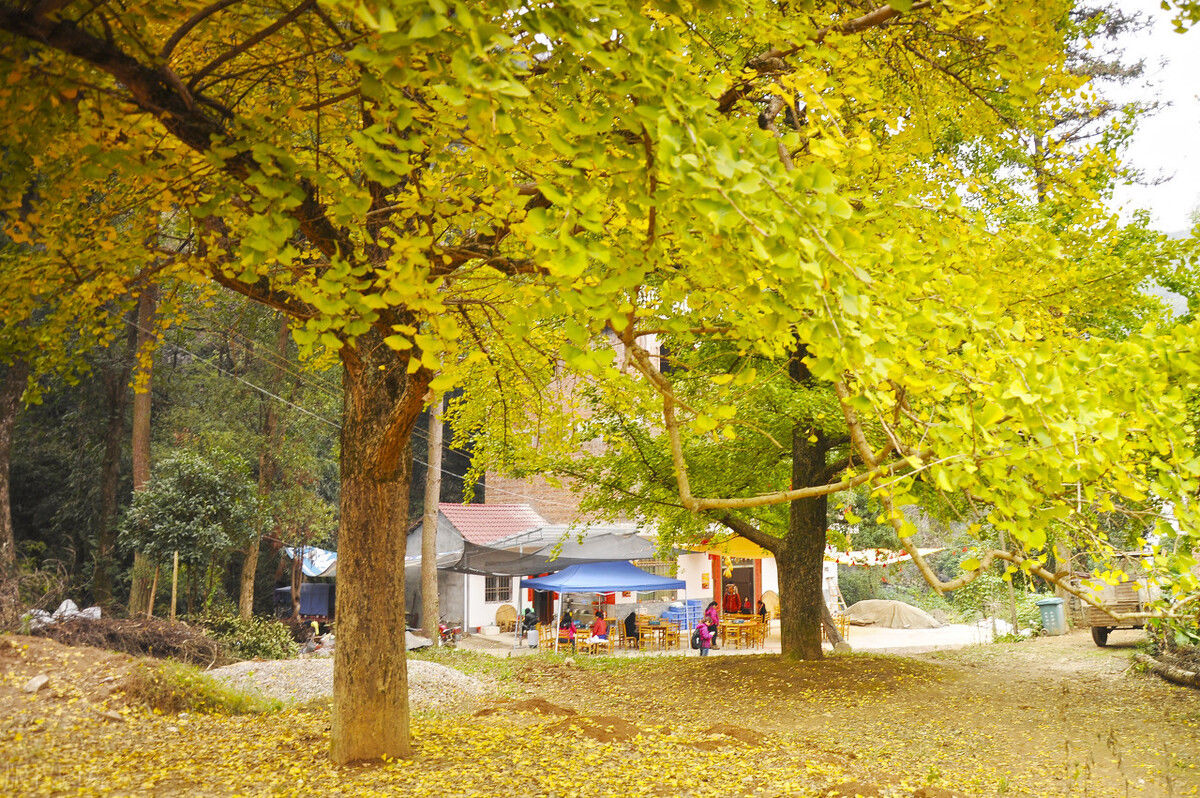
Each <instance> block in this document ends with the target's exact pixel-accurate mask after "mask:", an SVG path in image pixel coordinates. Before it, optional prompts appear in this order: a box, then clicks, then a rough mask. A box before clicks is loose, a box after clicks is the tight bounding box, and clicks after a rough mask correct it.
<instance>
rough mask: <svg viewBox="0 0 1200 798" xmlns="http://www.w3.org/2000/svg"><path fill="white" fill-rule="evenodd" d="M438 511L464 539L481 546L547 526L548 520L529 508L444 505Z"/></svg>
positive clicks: (449, 503)
mask: <svg viewBox="0 0 1200 798" xmlns="http://www.w3.org/2000/svg"><path fill="white" fill-rule="evenodd" d="M438 509H439V510H441V512H442V515H444V516H446V519H447V520H449V521H450V523H451V524H453V525H454V528H455V529H457V530H458V531H459V534H461V535H462V536H463V538H464V539H466V540H469V541H470V542H472V543H478V544H481V545H486V544H488V543H491V542H492V541H494V540H500V539H502V538H507V537H512V536H513V535H519V534H520V533H522V532H528V531H530V530H531V529H538V528H540V527H543V526H546V519H544V518H542V517H541V516H540V515H538V514H537V513H536V512H534V510H533V508H532V507H530V506H529V505H528V504H454V503H451V502H442V503H440V504H439V505H438Z"/></svg>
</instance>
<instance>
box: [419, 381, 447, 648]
mask: <svg viewBox="0 0 1200 798" xmlns="http://www.w3.org/2000/svg"><path fill="white" fill-rule="evenodd" d="M441 409H442V401H441V397H438V398H437V399H436V400H435V401H434V402H433V404H431V405H430V406H429V453H428V455H427V456H426V458H425V461H426V463H427V467H426V470H425V520H424V523H423V525H422V528H421V625H422V627H424V630H425V636H426V637H428V638H429V639H430V640H435V641H436V640H438V639H439V638H438V633H437V627H438V618H439V611H438V579H437V521H438V501H439V499H441V494H442V412H441Z"/></svg>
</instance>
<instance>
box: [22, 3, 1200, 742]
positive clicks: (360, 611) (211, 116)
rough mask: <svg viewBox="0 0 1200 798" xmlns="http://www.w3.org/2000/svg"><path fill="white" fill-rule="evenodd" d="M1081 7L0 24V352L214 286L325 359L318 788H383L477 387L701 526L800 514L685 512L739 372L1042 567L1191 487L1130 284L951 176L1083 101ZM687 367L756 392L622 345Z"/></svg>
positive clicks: (1120, 268) (864, 464)
mask: <svg viewBox="0 0 1200 798" xmlns="http://www.w3.org/2000/svg"><path fill="white" fill-rule="evenodd" d="M1187 7H1190V4H1188V6H1187ZM1069 9H1070V4H1069V3H1065V2H1022V3H1016V4H1011V5H1010V6H1008V7H1006V8H1005V9H1003V12H1000V11H998V10H997V9H995V8H994V7H993V6H992V5H991V4H990V3H985V2H976V1H975V0H950V1H949V2H942V3H928V2H910V0H903V1H901V0H892V1H891V2H889V3H885V4H881V5H879V6H874V5H870V4H866V3H857V2H855V3H818V2H806V3H803V4H801V5H800V6H799V7H796V8H793V7H792V6H790V5H781V4H777V3H774V2H763V1H762V0H751V2H746V3H740V4H735V5H732V6H730V5H723V6H720V7H710V6H707V5H705V4H700V5H690V4H686V3H677V2H670V1H668V2H661V3H652V4H649V5H647V4H642V3H628V2H626V3H621V2H618V3H608V4H603V5H597V4H594V3H591V2H585V0H565V1H561V0H556V2H554V3H552V4H513V3H509V2H495V3H473V4H466V3H444V2H440V1H438V2H432V3H430V2H421V3H414V2H378V3H364V2H352V1H351V0H344V1H342V2H316V1H315V0H301V1H300V2H298V3H296V4H295V5H286V6H285V5H279V4H275V3H262V2H249V1H247V2H236V0H235V1H233V2H231V1H230V0H218V2H214V3H211V4H202V3H198V2H180V3H167V4H163V3H154V4H150V3H142V4H137V3H132V4H129V3H126V4H116V3H108V2H100V3H73V2H65V3H31V2H24V1H23V0H22V1H21V2H15V1H13V0H9V1H8V2H4V3H2V4H0V35H2V36H3V39H0V42H2V43H3V47H2V48H0V59H3V62H4V65H5V68H6V70H7V79H6V81H5V83H4V85H3V87H0V103H3V108H4V114H3V118H2V119H0V125H2V126H0V136H2V137H3V140H4V141H5V143H6V147H5V148H4V149H3V150H2V151H0V214H2V215H3V218H4V221H5V230H6V233H7V235H9V236H10V238H11V239H12V240H13V241H14V242H16V243H17V244H20V245H22V246H23V247H24V249H23V250H22V251H21V252H20V257H15V258H11V259H8V260H6V261H5V262H4V268H5V270H6V272H7V274H6V276H7V277H9V278H10V281H11V282H10V284H11V285H16V286H20V287H19V288H17V289H13V291H12V297H11V298H9V299H6V301H5V306H4V317H5V322H6V326H5V333H4V337H5V340H6V341H7V340H8V339H9V338H14V336H12V335H11V331H13V330H16V329H25V327H22V326H21V325H22V324H24V323H25V320H28V319H31V318H35V317H37V316H38V314H47V313H49V314H53V318H56V319H61V320H62V321H61V322H60V326H59V327H58V328H46V329H50V330H53V329H61V330H69V329H79V330H87V331H92V330H94V322H95V320H97V319H103V318H105V316H104V315H103V313H102V311H101V309H102V308H103V307H105V305H106V303H109V302H113V301H125V302H128V301H130V300H129V297H130V296H131V295H133V294H137V293H138V292H139V291H141V290H142V289H143V287H144V286H146V285H148V284H149V283H151V282H163V281H183V282H210V283H215V284H217V285H220V286H223V287H225V288H227V289H229V290H231V291H234V292H237V293H240V294H243V295H245V296H247V297H250V298H251V299H254V300H255V301H257V302H260V303H262V304H264V305H267V306H269V307H272V308H275V309H277V310H280V311H281V312H283V313H285V314H287V315H288V316H290V317H291V319H292V320H293V324H294V331H295V332H294V334H295V337H296V340H297V341H298V342H300V344H301V345H302V346H304V347H309V348H311V347H324V348H326V349H328V350H330V351H333V352H336V353H337V355H338V357H340V359H341V361H342V364H343V366H344V375H345V376H344V380H343V388H344V401H343V417H342V433H341V456H342V462H341V482H342V486H341V491H340V495H341V528H340V533H339V554H340V560H339V578H340V580H341V589H340V590H339V592H338V617H339V634H338V640H339V644H338V648H337V655H336V656H337V662H336V671H335V673H336V675H335V698H334V732H333V755H334V757H335V759H338V760H340V761H346V760H351V759H357V758H364V757H376V756H379V755H403V754H407V753H408V751H409V748H408V740H407V737H408V731H407V730H408V716H407V703H406V701H407V699H406V675H405V669H404V659H403V635H402V634H401V633H402V632H403V628H404V590H403V568H399V567H398V564H399V563H400V561H401V557H402V556H403V542H402V541H403V538H404V535H403V530H404V527H405V524H406V519H407V506H406V503H407V488H408V480H409V476H410V475H409V474H408V470H407V469H408V467H407V463H406V459H405V452H406V449H407V444H408V440H409V436H410V435H411V433H412V429H413V425H414V423H415V420H416V418H417V416H418V414H419V412H420V410H421V407H422V406H423V405H424V404H425V403H426V402H427V400H428V398H429V397H430V396H431V394H438V393H440V392H442V391H445V390H446V389H448V388H449V387H451V386H452V385H454V384H455V383H456V382H458V381H459V380H462V379H464V378H466V377H467V376H469V375H473V374H474V373H475V372H474V371H472V369H476V368H481V369H484V371H485V376H486V377H487V378H488V379H492V378H494V377H496V376H497V375H502V376H503V375H508V374H513V373H516V374H520V373H521V371H522V369H523V368H525V366H526V364H527V363H528V362H530V360H531V359H533V358H538V359H540V360H541V361H542V362H546V361H551V360H558V359H561V360H562V362H563V363H565V365H566V366H567V367H568V368H569V369H571V370H575V371H578V372H581V373H583V374H586V375H588V378H589V379H596V380H599V381H601V382H603V383H611V384H613V385H618V384H619V385H623V386H624V388H623V389H622V391H623V393H624V395H625V396H626V397H627V398H626V399H624V400H622V401H629V402H638V403H643V404H644V403H647V402H650V401H651V400H653V401H655V402H657V403H658V406H659V408H660V411H661V412H660V417H661V423H662V425H663V429H664V430H665V431H666V432H667V433H668V435H669V442H670V447H669V448H670V452H671V460H672V468H673V470H674V472H675V473H674V478H675V480H676V485H677V490H678V492H679V494H680V496H681V499H680V501H681V503H682V504H683V506H684V507H685V508H687V509H688V510H689V511H703V510H708V509H721V508H727V507H744V506H751V505H753V504H765V503H770V502H778V501H788V500H794V499H797V498H798V496H797V494H796V493H794V492H792V493H789V492H788V491H787V490H786V486H785V485H780V486H779V488H778V489H777V490H776V491H775V492H774V494H773V495H770V496H769V497H768V498H766V499H758V498H753V497H748V496H737V497H720V496H701V495H699V494H694V493H693V490H692V488H691V487H690V486H691V484H692V483H690V482H689V480H688V476H689V473H690V471H689V468H688V463H687V460H686V454H685V449H684V443H683V442H684V438H685V437H698V438H703V437H704V436H709V435H712V434H714V433H720V434H727V433H725V430H726V429H728V428H730V425H731V424H733V423H734V422H735V421H737V416H738V408H737V406H736V401H735V399H736V397H737V394H736V393H734V392H732V391H730V390H729V386H730V384H731V383H740V384H741V385H745V386H748V387H749V388H752V389H757V388H758V387H759V386H760V385H761V384H762V383H761V381H760V379H759V376H758V375H759V372H757V371H754V372H752V371H750V368H751V365H750V361H751V358H752V357H754V358H762V359H766V360H773V361H776V362H787V361H788V360H789V359H791V360H799V361H800V364H801V365H802V367H803V369H804V371H805V373H806V374H807V375H809V376H810V377H811V379H813V380H816V381H820V382H821V383H822V384H824V385H827V386H829V388H830V390H832V391H833V395H834V396H836V402H835V404H834V405H833V408H834V409H835V410H836V412H837V413H839V414H840V415H841V417H842V419H843V422H844V424H845V428H846V431H847V433H848V436H849V438H850V447H849V449H847V455H846V456H847V472H846V476H845V479H849V480H854V479H859V480H862V481H868V482H874V483H876V484H877V485H879V486H882V487H885V488H886V490H885V492H884V497H885V498H886V500H887V501H888V502H889V504H890V505H891V506H895V505H897V504H902V503H904V502H905V501H908V500H910V498H911V496H912V492H913V488H912V484H913V480H912V479H911V478H908V477H912V476H913V475H916V474H918V473H920V474H922V475H923V479H929V480H931V481H932V484H934V485H935V486H936V487H937V488H939V489H941V490H959V489H966V490H969V491H970V492H971V493H972V494H973V495H974V496H976V497H977V498H978V499H979V500H980V501H983V502H986V503H987V504H988V505H989V506H991V507H994V508H996V509H995V510H994V511H993V513H994V516H995V517H994V519H993V522H994V523H996V524H997V525H1002V526H1003V525H1007V526H1009V527H1011V528H1012V529H1013V534H1014V536H1017V535H1018V534H1019V535H1020V537H1018V538H1017V539H1018V540H1019V541H1021V542H1022V544H1023V545H1024V546H1025V547H1026V548H1027V549H1028V550H1029V551H1031V552H1032V551H1036V549H1037V548H1038V546H1039V545H1040V541H1039V538H1038V535H1039V534H1040V533H1039V532H1038V528H1037V526H1036V525H1030V524H1028V523H1027V521H1028V519H1029V518H1030V517H1031V515H1032V514H1034V513H1035V512H1037V513H1043V512H1052V513H1063V512H1068V513H1069V510H1070V504H1069V502H1068V500H1067V494H1069V493H1071V492H1072V491H1071V490H1070V489H1069V488H1071V487H1072V486H1074V487H1075V488H1076V491H1075V492H1076V493H1078V492H1079V491H1089V493H1088V494H1087V498H1088V499H1089V500H1092V499H1094V500H1097V501H1104V500H1105V497H1107V496H1109V495H1110V493H1111V492H1112V491H1116V492H1118V493H1122V495H1126V494H1134V493H1139V492H1140V493H1142V494H1148V493H1153V494H1154V495H1157V496H1158V497H1159V498H1161V499H1162V500H1163V501H1171V500H1174V499H1176V498H1178V497H1179V496H1181V495H1183V494H1184V493H1185V492H1187V491H1194V482H1195V479H1196V477H1197V472H1198V471H1200V466H1198V464H1197V461H1194V460H1193V459H1191V455H1190V453H1189V448H1188V446H1189V442H1188V441H1185V440H1183V439H1182V438H1183V437H1185V436H1184V435H1183V432H1184V430H1185V423H1184V420H1183V419H1182V418H1180V416H1179V414H1178V412H1177V404H1178V403H1179V402H1178V400H1179V397H1180V395H1181V392H1182V391H1184V390H1186V386H1187V385H1188V384H1189V381H1190V380H1191V379H1192V372H1193V370H1194V369H1195V365H1194V364H1193V362H1192V360H1193V358H1191V357H1190V355H1189V354H1188V347H1190V346H1191V341H1192V338H1193V335H1192V331H1190V330H1189V329H1177V330H1166V331H1159V330H1157V329H1154V328H1148V329H1145V330H1139V331H1138V332H1136V333H1135V334H1133V335H1130V336H1127V337H1124V338H1122V339H1120V340H1117V339H1114V338H1111V337H1108V336H1104V335H1101V334H1099V333H1096V332H1093V331H1092V329H1091V328H1085V327H1083V326H1080V325H1077V324H1076V323H1075V320H1076V319H1077V318H1079V317H1080V315H1081V313H1082V311H1083V310H1084V309H1085V308H1095V307H1097V306H1102V305H1104V303H1106V302H1108V303H1110V304H1111V303H1115V302H1116V301H1117V300H1118V299H1121V298H1126V297H1128V296H1129V292H1128V290H1127V288H1128V281H1129V280H1134V279H1136V278H1137V276H1136V275H1134V274H1132V273H1130V272H1128V271H1127V270H1126V269H1125V268H1124V267H1125V266H1126V265H1127V261H1126V260H1124V259H1122V258H1121V257H1119V253H1117V252H1116V251H1115V250H1114V249H1113V248H1112V247H1110V246H1108V245H1107V244H1106V243H1103V242H1102V243H1101V244H1100V245H1096V241H1097V239H1098V238H1100V239H1102V238H1103V235H1102V234H1103V233H1104V224H1105V222H1104V220H1103V219H1101V218H1099V217H1096V216H1095V215H1093V214H1089V213H1087V212H1086V209H1084V208H1081V207H1080V206H1078V205H1075V206H1073V213H1070V214H1064V215H1063V217H1062V219H1061V220H1059V221H1058V222H1056V221H1055V217H1030V216H1025V217H1023V216H1021V215H1020V214H1017V213H1005V212H1004V211H1005V209H1004V208H1001V207H996V206H995V205H994V204H989V202H988V197H987V194H986V192H985V191H982V190H979V189H978V188H977V187H976V186H973V185H972V182H971V180H970V176H969V175H967V174H965V170H964V164H963V163H962V161H961V159H960V158H959V155H960V154H961V147H960V145H961V144H962V143H963V142H972V143H999V142H1001V141H1002V140H1003V139H1004V137H1006V136H1013V135H1015V134H1014V133H1013V132H1012V130H1011V128H1010V127H1009V126H1008V125H1006V124H1003V122H1004V120H1007V119H1022V120H1028V119H1030V118H1032V117H1036V116H1037V115H1038V114H1041V113H1043V111H1044V109H1042V108H1041V107H1040V106H1039V98H1040V97H1044V96H1045V95H1046V88H1047V86H1050V87H1051V88H1052V89H1053V92H1052V93H1053V94H1054V95H1055V96H1057V95H1058V94H1059V93H1060V90H1061V91H1067V90H1069V89H1070V88H1071V87H1073V86H1076V85H1078V81H1079V80H1080V78H1079V76H1078V75H1075V74H1072V73H1071V72H1070V70H1068V69H1065V68H1064V43H1063V36H1062V32H1061V28H1062V26H1061V25H1060V22H1061V21H1062V19H1063V18H1064V16H1065V15H1066V14H1067V13H1068V11H1069ZM1185 10H1186V8H1185ZM1088 168H1094V164H1092V163H1089V164H1085V166H1083V167H1080V169H1079V170H1074V171H1073V172H1071V174H1068V175H1065V176H1064V179H1063V184H1064V185H1076V186H1079V185H1085V184H1086V177H1087V173H1086V169H1088ZM1081 170H1082V171H1081ZM1084 289H1086V295H1084V294H1083V293H1082V292H1083V291H1084ZM43 317H44V316H43ZM606 329H611V330H612V331H613V332H614V333H615V335H616V336H617V337H618V338H619V339H620V340H621V341H622V342H623V345H624V351H625V352H626V353H627V356H626V357H625V358H624V360H623V362H617V363H614V362H613V357H612V352H611V349H610V348H609V346H608V342H607V340H606V339H605V337H604V336H603V335H602V333H603V331H604V330H606ZM700 333H703V334H706V335H712V336H714V337H716V338H717V339H719V340H720V341H721V342H722V343H723V344H724V345H725V346H727V347H729V348H730V349H731V350H732V351H733V352H735V353H736V354H737V356H738V357H739V358H742V359H741V360H739V361H738V362H739V364H744V365H737V366H736V367H735V368H734V369H733V370H732V371H730V370H726V371H724V372H722V373H719V374H713V375H696V379H695V380H694V386H690V387H689V391H684V390H683V389H682V387H681V386H680V385H679V384H678V383H679V380H676V379H671V378H666V377H664V376H663V374H662V373H661V371H659V370H658V369H657V367H656V366H655V364H654V363H653V361H652V359H651V357H650V355H649V353H648V352H647V351H646V349H645V348H644V347H642V346H641V344H640V343H639V342H640V341H643V340H644V339H645V338H646V337H647V336H650V335H656V336H660V337H662V338H663V339H664V340H678V342H679V343H677V344H676V345H677V346H686V345H687V340H688V338H689V337H691V336H694V335H697V334H700ZM76 334H83V333H82V332H80V333H76ZM92 334H95V333H94V332H93V333H92ZM47 335H49V337H50V338H52V339H55V340H57V339H61V338H62V337H63V335H64V334H63V333H58V332H54V333H47ZM14 340H15V338H14ZM18 343H19V341H18ZM801 349H802V352H801ZM743 355H744V357H743ZM770 376H771V375H770V374H767V373H764V374H763V377H762V379H764V380H765V379H768V378H769V377H770ZM1135 386H1136V387H1135ZM691 388H694V391H693V390H691ZM733 431H734V434H735V435H736V434H738V431H737V430H736V429H734V430H733ZM801 440H806V439H804V438H801ZM1156 458H1157V459H1156ZM1160 463H1161V464H1162V465H1159V464H1160ZM902 477H906V478H904V479H901V478H902ZM1100 484H1103V487H1094V486H1097V485H1100ZM698 486H699V483H697V487H698ZM817 487H819V486H817ZM814 490H815V488H814ZM814 495H818V494H814ZM819 495H824V494H819ZM1044 502H1049V507H1048V508H1043V506H1042V505H1043V503H1044ZM1190 512H1192V511H1191V510H1190V509H1189V508H1187V507H1183V506H1180V507H1178V508H1177V517H1179V518H1180V519H1181V520H1183V519H1185V518H1190V516H1189V515H1188V514H1189V513H1190ZM890 515H891V517H892V518H893V520H895V521H896V522H897V523H898V524H899V523H900V521H901V516H900V514H899V513H898V511H897V512H893V513H891V514H890ZM1185 528H1192V527H1191V525H1190V524H1187V523H1185ZM902 534H904V533H903V531H902ZM397 541H400V542H397ZM1022 562H1032V560H1022ZM395 630H399V632H395Z"/></svg>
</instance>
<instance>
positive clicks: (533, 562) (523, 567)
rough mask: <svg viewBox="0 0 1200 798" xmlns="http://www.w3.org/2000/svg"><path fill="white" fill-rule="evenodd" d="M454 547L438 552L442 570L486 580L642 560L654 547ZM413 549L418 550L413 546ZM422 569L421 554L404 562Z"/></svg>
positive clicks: (624, 543)
mask: <svg viewBox="0 0 1200 798" xmlns="http://www.w3.org/2000/svg"><path fill="white" fill-rule="evenodd" d="M455 544H456V547H455V548H454V549H452V550H450V551H443V550H439V551H438V554H437V567H438V569H439V570H442V571H456V572H458V573H463V574H482V575H484V576H525V575H526V574H541V573H546V572H547V571H557V570H560V569H562V568H567V567H569V566H572V565H580V564H583V563H589V562H600V561H611V560H617V559H624V560H640V559H645V558H648V557H651V556H652V555H653V554H654V547H653V546H652V545H651V544H650V542H649V541H647V540H645V539H644V538H641V537H638V536H637V535H619V534H607V533H606V534H602V535H591V536H589V537H587V538H584V540H583V542H582V543H580V542H578V541H576V540H568V541H565V542H564V543H562V544H561V545H559V544H555V545H552V546H542V547H541V548H539V549H537V550H536V551H533V552H530V553H528V554H522V553H520V552H519V551H512V550H509V549H494V548H492V547H491V546H481V545H479V544H476V543H472V542H470V541H469V540H462V539H459V540H458V541H455ZM411 548H415V547H413V546H412V545H411V544H410V549H411ZM420 565H421V555H420V554H412V555H409V556H407V557H405V558H404V566H405V567H406V568H417V567H419V566H420Z"/></svg>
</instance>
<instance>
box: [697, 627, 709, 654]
mask: <svg viewBox="0 0 1200 798" xmlns="http://www.w3.org/2000/svg"><path fill="white" fill-rule="evenodd" d="M696 634H698V635H700V656H702V657H707V656H708V651H709V649H711V648H712V641H713V634H712V632H711V631H709V628H708V624H706V623H705V622H704V621H700V623H698V624H696Z"/></svg>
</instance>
